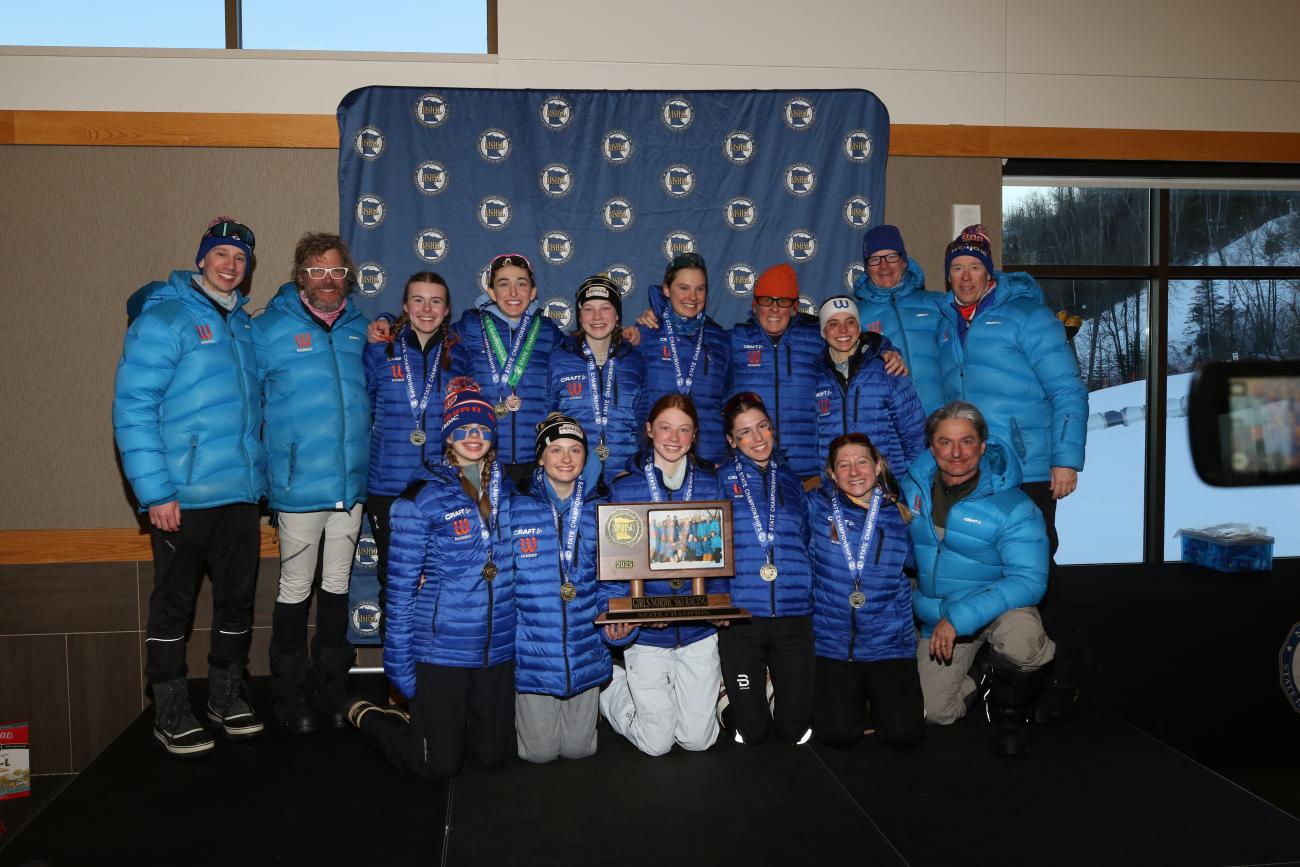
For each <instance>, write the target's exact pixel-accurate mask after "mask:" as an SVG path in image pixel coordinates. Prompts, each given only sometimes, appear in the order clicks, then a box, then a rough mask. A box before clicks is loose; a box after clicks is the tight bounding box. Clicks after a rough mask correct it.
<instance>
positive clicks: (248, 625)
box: [144, 503, 261, 683]
mask: <svg viewBox="0 0 1300 867" xmlns="http://www.w3.org/2000/svg"><path fill="white" fill-rule="evenodd" d="M258 520H259V518H258V510H257V506H256V504H254V503H232V504H230V505H228V506H217V507H215V508H211V509H181V525H180V529H178V530H176V531H175V532H173V533H164V532H163V531H161V530H159V529H158V528H156V527H150V528H149V541H150V542H151V543H152V546H153V593H151V594H150V596H149V622H148V625H147V626H146V628H145V667H144V673H145V676H146V677H147V678H148V679H149V682H150V683H162V682H164V681H168V680H173V679H175V678H178V677H184V676H185V674H186V665H185V641H186V636H187V633H188V631H189V628H190V622H191V621H192V620H193V619H194V603H195V600H196V599H197V597H198V591H199V585H200V581H201V580H202V577H203V572H204V570H205V568H206V570H207V573H208V574H209V575H210V576H211V577H212V644H211V648H210V650H209V652H208V664H209V665H212V666H214V667H217V668H226V667H229V666H230V665H233V664H234V663H236V662H241V661H242V662H245V663H247V660H248V647H249V645H250V644H251V643H252V640H253V596H254V593H255V592H256V590H257V564H258V553H259V550H260V547H261V545H260V534H259V531H258Z"/></svg>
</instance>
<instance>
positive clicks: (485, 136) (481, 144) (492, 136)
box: [478, 129, 510, 163]
mask: <svg viewBox="0 0 1300 867" xmlns="http://www.w3.org/2000/svg"><path fill="white" fill-rule="evenodd" d="M478 155H479V156H481V157H482V158H483V159H485V160H487V161H488V162H490V163H502V162H505V161H506V158H507V157H509V156H510V134H509V133H507V132H506V131H505V130H503V129H485V130H483V132H481V133H479V137H478Z"/></svg>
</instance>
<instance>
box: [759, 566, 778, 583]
mask: <svg viewBox="0 0 1300 867" xmlns="http://www.w3.org/2000/svg"><path fill="white" fill-rule="evenodd" d="M758 577H759V578H762V579H763V580H764V581H775V580H776V564H775V563H764V564H763V565H762V567H760V568H759V570H758Z"/></svg>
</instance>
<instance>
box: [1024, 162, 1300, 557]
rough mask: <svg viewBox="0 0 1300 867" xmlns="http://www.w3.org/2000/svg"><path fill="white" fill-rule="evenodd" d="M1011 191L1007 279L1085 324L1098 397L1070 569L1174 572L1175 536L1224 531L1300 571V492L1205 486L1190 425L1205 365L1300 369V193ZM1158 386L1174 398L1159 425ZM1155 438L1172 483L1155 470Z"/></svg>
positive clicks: (1156, 185) (1086, 357)
mask: <svg viewBox="0 0 1300 867" xmlns="http://www.w3.org/2000/svg"><path fill="white" fill-rule="evenodd" d="M1008 175H1009V176H1008V177H1007V179H1006V183H1007V186H1005V187H1004V188H1003V261H1004V263H1005V264H1004V270H1008V271H1012V270H1025V271H1028V272H1029V273H1031V274H1033V275H1035V277H1036V278H1037V279H1038V281H1039V283H1040V284H1041V285H1042V287H1043V290H1044V294H1045V296H1046V300H1047V303H1048V304H1049V305H1050V306H1051V307H1052V309H1054V310H1060V311H1062V313H1063V315H1065V316H1067V317H1070V316H1077V317H1078V320H1079V322H1078V332H1077V334H1075V335H1074V336H1073V337H1072V343H1073V345H1074V350H1075V355H1076V357H1077V358H1078V360H1079V370H1080V375H1081V376H1082V377H1083V379H1084V381H1085V383H1086V384H1087V387H1088V393H1089V408H1088V409H1089V424H1088V454H1087V463H1086V467H1085V471H1084V472H1083V473H1082V474H1081V475H1080V478H1079V488H1078V491H1077V492H1076V493H1075V494H1074V495H1073V496H1071V497H1069V498H1067V499H1066V500H1065V501H1064V502H1062V503H1061V504H1060V506H1059V508H1058V513H1057V529H1058V531H1059V534H1060V537H1061V547H1060V550H1059V551H1058V553H1057V561H1058V562H1059V563H1062V564H1066V563H1120V562H1142V561H1145V562H1148V563H1156V562H1162V561H1165V560H1177V559H1179V557H1180V554H1181V544H1180V541H1179V539H1178V538H1177V536H1176V535H1175V533H1176V531H1177V530H1178V529H1180V528H1183V527H1189V528H1195V527H1203V526H1206V525H1209V524H1215V523H1222V522H1227V521H1234V522H1242V523H1248V524H1256V525H1259V526H1264V527H1267V528H1268V531H1269V532H1270V534H1272V535H1273V536H1274V538H1275V539H1276V543H1275V545H1274V554H1275V556H1296V555H1300V530H1298V529H1297V528H1296V525H1295V523H1294V522H1291V521H1284V520H1283V519H1282V517H1281V516H1284V515H1287V514H1289V513H1290V511H1293V510H1294V503H1296V502H1300V488H1297V487H1296V486H1291V487H1273V488H1257V489H1223V488H1211V487H1209V486H1207V485H1205V484H1204V483H1202V482H1201V481H1200V480H1199V479H1198V478H1197V477H1196V473H1195V471H1194V470H1193V468H1192V462H1191V456H1190V452H1189V451H1188V441H1187V436H1188V433H1187V419H1186V396H1187V392H1188V390H1189V388H1190V385H1191V380H1192V377H1193V375H1194V373H1195V371H1196V370H1197V368H1198V367H1199V366H1200V365H1202V364H1204V363H1206V362H1209V361H1222V360H1244V359H1278V358H1300V192H1296V191H1295V190H1293V189H1248V188H1243V189H1220V188H1219V187H1222V186H1223V184H1222V183H1219V184H1217V185H1207V186H1206V187H1201V188H1190V189H1171V188H1170V187H1173V186H1176V184H1172V183H1161V182H1156V181H1149V182H1140V181H1139V182H1137V183H1131V185H1128V186H1125V185H1123V181H1122V180H1120V181H1118V182H1117V181H1115V180H1108V181H1097V182H1095V183H1097V185H1096V186H1092V185H1089V184H1088V183H1087V182H1077V181H1074V179H1072V183H1073V184H1074V185H1072V186H1052V185H1049V184H1047V183H1043V182H1041V181H1038V180H1037V179H1035V180H1034V181H1029V180H1028V179H1026V180H1023V181H1022V180H1019V179H1018V178H1017V177H1016V175H1017V171H1016V168H1015V167H1014V166H1009V167H1008ZM1248 183H1249V182H1248V181H1243V182H1241V184H1240V185H1241V186H1242V187H1246V186H1247V185H1248ZM1021 184H1024V185H1021ZM1292 185H1293V186H1295V184H1294V183H1292ZM1189 186H1190V185H1189ZM1261 186H1265V185H1261ZM1154 316H1159V317H1160V321H1159V322H1158V323H1156V322H1153V321H1152V317H1154ZM1153 326H1154V327H1153ZM1153 334H1154V335H1157V336H1158V338H1159V342H1158V343H1153V344H1152V345H1150V346H1148V340H1149V338H1150V336H1151V335H1153ZM1152 377H1159V378H1160V380H1159V381H1161V382H1163V385H1164V389H1163V390H1164V392H1165V394H1164V401H1163V402H1164V406H1163V407H1162V411H1161V412H1159V413H1156V414H1154V416H1153V415H1149V414H1148V413H1147V404H1148V401H1149V399H1150V395H1151V394H1152V393H1153V392H1154V391H1155V389H1153V388H1152ZM1153 437H1159V441H1160V442H1161V443H1163V446H1164V452H1165V460H1164V462H1163V465H1162V466H1160V467H1148V466H1146V465H1145V460H1144V456H1145V454H1146V453H1147V450H1148V448H1150V447H1151V446H1152V438H1153Z"/></svg>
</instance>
